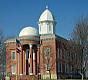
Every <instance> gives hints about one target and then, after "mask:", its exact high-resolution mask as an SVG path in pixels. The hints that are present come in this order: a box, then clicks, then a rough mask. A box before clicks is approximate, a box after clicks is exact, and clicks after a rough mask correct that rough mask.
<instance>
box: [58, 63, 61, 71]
mask: <svg viewBox="0 0 88 80" xmlns="http://www.w3.org/2000/svg"><path fill="white" fill-rule="evenodd" d="M58 72H61V63H60V62H58Z"/></svg>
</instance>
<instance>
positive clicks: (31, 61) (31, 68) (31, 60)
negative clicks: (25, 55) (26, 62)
mask: <svg viewBox="0 0 88 80" xmlns="http://www.w3.org/2000/svg"><path fill="white" fill-rule="evenodd" d="M29 47H30V75H32V74H33V51H32V45H31V44H30V45H29Z"/></svg>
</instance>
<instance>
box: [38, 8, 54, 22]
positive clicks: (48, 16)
mask: <svg viewBox="0 0 88 80" xmlns="http://www.w3.org/2000/svg"><path fill="white" fill-rule="evenodd" d="M53 20H54V17H53V15H52V13H51V12H50V11H49V10H48V9H46V10H45V11H44V12H43V13H42V14H41V16H40V18H39V21H53Z"/></svg>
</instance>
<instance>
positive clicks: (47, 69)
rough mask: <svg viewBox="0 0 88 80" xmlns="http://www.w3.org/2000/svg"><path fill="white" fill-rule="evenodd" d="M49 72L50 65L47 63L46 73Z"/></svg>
mask: <svg viewBox="0 0 88 80" xmlns="http://www.w3.org/2000/svg"><path fill="white" fill-rule="evenodd" d="M49 70H50V65H49V63H47V64H46V71H49Z"/></svg>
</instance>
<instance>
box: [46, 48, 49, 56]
mask: <svg viewBox="0 0 88 80" xmlns="http://www.w3.org/2000/svg"><path fill="white" fill-rule="evenodd" d="M45 56H46V57H49V56H50V48H46V49H45Z"/></svg>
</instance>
